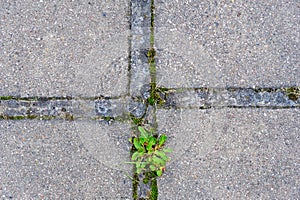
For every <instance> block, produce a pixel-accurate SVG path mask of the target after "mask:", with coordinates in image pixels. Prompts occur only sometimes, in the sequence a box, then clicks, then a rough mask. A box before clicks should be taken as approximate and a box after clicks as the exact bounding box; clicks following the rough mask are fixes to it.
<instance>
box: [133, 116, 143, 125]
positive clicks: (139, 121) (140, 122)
mask: <svg viewBox="0 0 300 200" xmlns="http://www.w3.org/2000/svg"><path fill="white" fill-rule="evenodd" d="M130 118H131V120H132V122H133V124H134V125H137V126H140V125H143V124H144V122H145V119H144V118H137V117H135V116H133V115H130Z"/></svg>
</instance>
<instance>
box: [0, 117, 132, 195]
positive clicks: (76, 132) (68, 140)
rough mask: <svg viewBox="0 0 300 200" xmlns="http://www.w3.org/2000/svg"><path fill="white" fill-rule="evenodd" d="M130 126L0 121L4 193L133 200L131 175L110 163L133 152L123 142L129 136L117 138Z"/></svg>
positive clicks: (0, 183) (0, 177)
mask: <svg viewBox="0 0 300 200" xmlns="http://www.w3.org/2000/svg"><path fill="white" fill-rule="evenodd" d="M126 127H128V126H126V125H125V126H124V125H121V124H114V126H113V127H109V126H108V125H99V124H97V123H96V122H95V123H87V122H66V121H35V120H31V121H0V195H1V198H3V199H74V198H75V199H78V198H79V199H131V180H130V179H129V178H128V177H126V174H125V172H123V171H121V170H113V169H112V168H111V166H110V165H113V163H117V162H123V160H124V159H126V156H124V155H125V153H128V151H127V150H124V149H122V147H120V146H121V144H118V141H125V140H123V139H120V138H116V137H114V136H116V135H117V134H119V133H124V132H125V131H126V132H127V133H128V129H126ZM109 130H110V131H112V130H114V132H109ZM109 134H113V135H109ZM119 135H122V134H119ZM119 135H118V136H119ZM126 137H127V136H126ZM111 138H113V139H111ZM100 139H101V141H100ZM91 140H95V141H93V142H91ZM108 140H109V141H108ZM95 142H97V146H95V145H94V144H95ZM121 143H122V142H121ZM108 145H111V146H110V147H109V148H107V146H108ZM123 148H124V147H123ZM100 150H101V151H100ZM120 152H121V153H120ZM122 155H123V157H122V158H120V157H121V156H122ZM95 158H96V159H95ZM97 159H98V160H97ZM128 169H129V170H130V169H131V166H129V165H128Z"/></svg>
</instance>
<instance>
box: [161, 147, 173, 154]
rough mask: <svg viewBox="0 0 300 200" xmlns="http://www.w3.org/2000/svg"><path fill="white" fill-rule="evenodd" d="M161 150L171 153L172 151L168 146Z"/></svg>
mask: <svg viewBox="0 0 300 200" xmlns="http://www.w3.org/2000/svg"><path fill="white" fill-rule="evenodd" d="M162 151H163V152H166V153H171V152H173V150H172V149H170V148H163V149H162Z"/></svg>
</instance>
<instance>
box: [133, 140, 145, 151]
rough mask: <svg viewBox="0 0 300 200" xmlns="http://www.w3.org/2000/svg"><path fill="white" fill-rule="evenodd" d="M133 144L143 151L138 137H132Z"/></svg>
mask: <svg viewBox="0 0 300 200" xmlns="http://www.w3.org/2000/svg"><path fill="white" fill-rule="evenodd" d="M133 145H134V147H135V148H136V149H137V150H138V151H143V147H142V146H141V144H140V143H139V139H138V138H134V139H133Z"/></svg>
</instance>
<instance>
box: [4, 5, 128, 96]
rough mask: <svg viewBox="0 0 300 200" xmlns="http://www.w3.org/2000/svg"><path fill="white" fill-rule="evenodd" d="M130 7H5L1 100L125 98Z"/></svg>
mask: <svg viewBox="0 0 300 200" xmlns="http://www.w3.org/2000/svg"><path fill="white" fill-rule="evenodd" d="M128 10H129V1H128V0H122V1H59V2H57V1H32V0H26V1H14V2H11V1H2V2H1V7H0V20H1V23H0V30H1V31H0V44H1V48H0V95H1V96H6V95H12V96H23V97H27V96H71V95H72V96H89V97H90V96H100V95H104V96H119V95H122V94H125V93H127V92H128V91H127V85H128V77H127V75H128V56H129V42H128V36H129V19H128Z"/></svg>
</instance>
